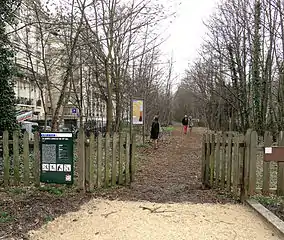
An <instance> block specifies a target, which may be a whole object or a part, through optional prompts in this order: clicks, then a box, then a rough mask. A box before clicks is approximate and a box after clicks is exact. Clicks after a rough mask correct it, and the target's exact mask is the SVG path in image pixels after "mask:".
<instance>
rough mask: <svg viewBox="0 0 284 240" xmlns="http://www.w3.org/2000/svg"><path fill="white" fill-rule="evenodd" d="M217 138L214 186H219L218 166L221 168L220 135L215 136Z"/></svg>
mask: <svg viewBox="0 0 284 240" xmlns="http://www.w3.org/2000/svg"><path fill="white" fill-rule="evenodd" d="M216 138H217V144H216V158H215V161H216V178H215V184H216V186H218V185H219V183H220V166H221V154H220V151H221V149H220V141H221V136H220V134H217V135H216Z"/></svg>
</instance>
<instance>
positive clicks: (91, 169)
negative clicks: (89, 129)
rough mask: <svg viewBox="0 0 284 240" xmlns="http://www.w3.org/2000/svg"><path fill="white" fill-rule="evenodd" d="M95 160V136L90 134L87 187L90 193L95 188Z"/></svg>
mask: <svg viewBox="0 0 284 240" xmlns="http://www.w3.org/2000/svg"><path fill="white" fill-rule="evenodd" d="M95 159H96V146H95V136H94V133H91V136H90V157H89V185H88V191H89V192H91V191H93V190H94V186H95V169H94V168H95V165H94V164H95V162H94V161H95Z"/></svg>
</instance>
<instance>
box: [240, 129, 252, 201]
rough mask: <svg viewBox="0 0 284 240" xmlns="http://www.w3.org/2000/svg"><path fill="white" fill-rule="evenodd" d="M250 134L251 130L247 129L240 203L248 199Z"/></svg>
mask: <svg viewBox="0 0 284 240" xmlns="http://www.w3.org/2000/svg"><path fill="white" fill-rule="evenodd" d="M251 133H252V130H251V129H248V130H247V132H246V136H245V140H246V147H245V153H244V161H243V164H242V165H243V166H242V167H243V174H242V175H243V176H242V185H241V186H242V189H241V201H244V200H246V199H247V198H248V185H249V159H250V144H251Z"/></svg>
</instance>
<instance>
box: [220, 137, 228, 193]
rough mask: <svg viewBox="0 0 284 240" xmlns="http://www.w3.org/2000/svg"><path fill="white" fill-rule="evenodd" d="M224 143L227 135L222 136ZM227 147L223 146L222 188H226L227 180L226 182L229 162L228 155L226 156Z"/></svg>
mask: <svg viewBox="0 0 284 240" xmlns="http://www.w3.org/2000/svg"><path fill="white" fill-rule="evenodd" d="M221 139H222V141H221V142H222V143H225V142H226V135H222V138H221ZM226 152H227V151H226V145H223V146H222V149H221V188H223V189H224V188H225V180H226V161H227V157H226V156H227V154H226Z"/></svg>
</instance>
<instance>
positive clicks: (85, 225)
mask: <svg viewBox="0 0 284 240" xmlns="http://www.w3.org/2000/svg"><path fill="white" fill-rule="evenodd" d="M193 130H194V131H193V133H192V135H190V136H182V134H181V127H177V128H176V130H175V131H174V132H173V134H172V136H171V137H169V138H168V139H167V140H165V141H161V142H160V144H159V149H158V150H153V149H152V148H147V149H144V150H143V151H142V150H141V151H142V152H140V154H141V156H142V158H141V159H140V160H139V164H138V169H137V175H136V180H135V182H134V183H133V184H131V188H117V189H110V190H109V191H108V193H107V194H106V195H105V196H94V197H95V198H96V199H92V200H91V201H90V202H88V203H86V204H85V205H83V206H82V208H81V210H80V211H78V212H73V213H68V214H67V215H62V216H61V217H59V218H57V219H55V220H54V221H53V222H50V223H48V224H47V225H45V226H42V227H41V228H40V229H39V230H37V231H33V232H30V233H29V234H30V239H32V240H33V239H34V240H36V239H46V240H53V239H54V240H55V239H64V240H65V239H66V240H69V239H70V240H73V239H74V240H76V239H78V240H79V239H82V240H88V239H90V240H91V239H92V240H93V239H94V240H96V239H100V240H128V239H129V240H130V239H131V240H133V239H137V240H183V239H184V240H195V239H196V240H197V239H198V240H203V239H204V240H207V239H208V240H209V239H210V240H211V239H212V240H213V239H218V240H221V239H224V240H225V239H226V240H227V239H229V240H241V239H244V240H253V239H257V240H262V239H263V240H270V239H271V240H272V239H281V238H279V237H278V236H277V235H276V233H275V232H273V230H272V229H271V228H270V227H269V226H268V225H267V224H266V223H264V222H263V221H262V219H261V218H260V217H259V216H258V215H257V214H256V213H255V212H253V211H252V210H251V209H249V208H248V207H246V206H243V205H239V204H234V203H235V202H234V201H233V200H232V199H230V198H228V197H227V196H226V194H224V193H222V192H220V191H217V190H215V189H203V188H202V186H201V181H200V175H201V174H200V169H201V166H200V164H201V160H200V156H201V137H202V133H203V132H204V129H202V128H194V129H193Z"/></svg>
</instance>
